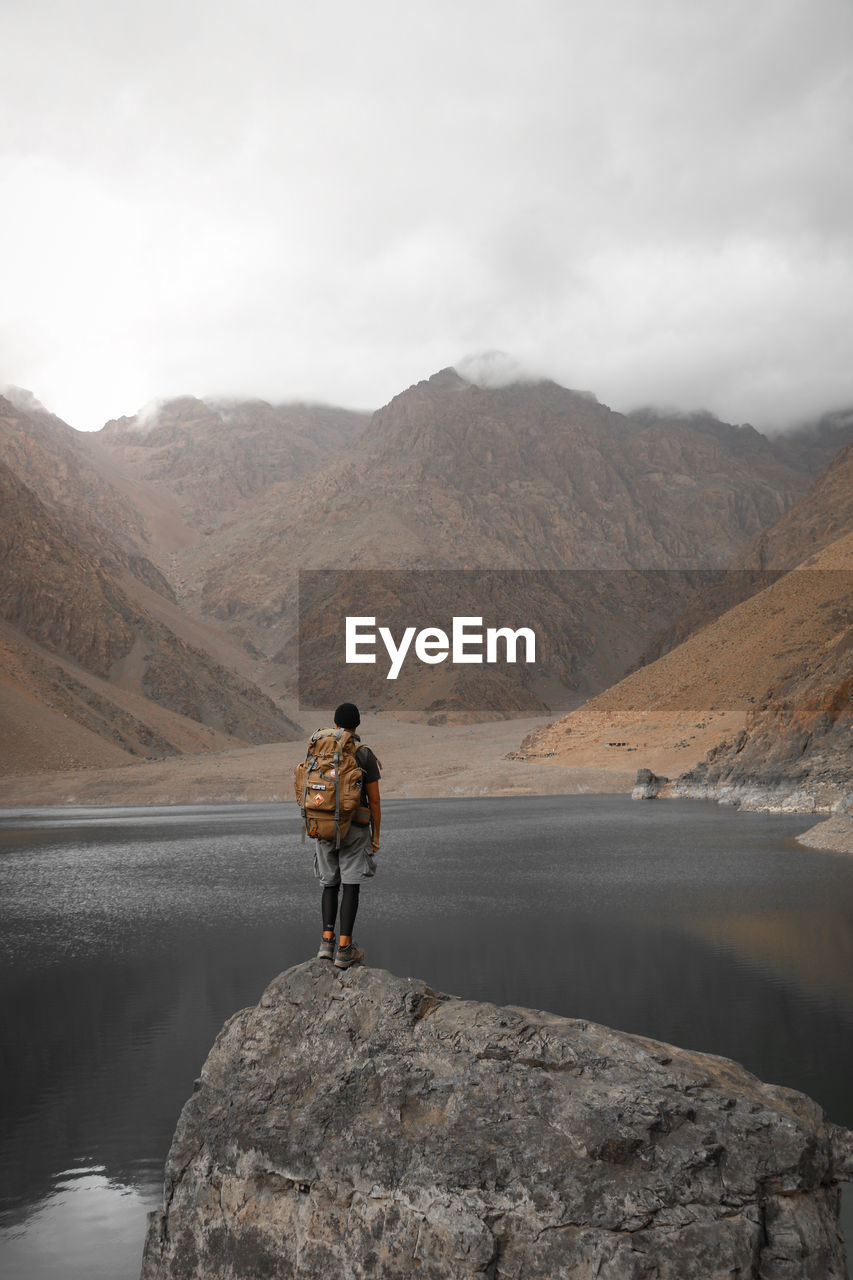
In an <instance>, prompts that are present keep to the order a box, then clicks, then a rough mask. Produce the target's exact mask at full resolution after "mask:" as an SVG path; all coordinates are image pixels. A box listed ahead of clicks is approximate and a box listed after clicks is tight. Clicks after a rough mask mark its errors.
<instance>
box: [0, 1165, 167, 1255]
mask: <svg viewBox="0 0 853 1280" xmlns="http://www.w3.org/2000/svg"><path fill="white" fill-rule="evenodd" d="M157 1200H158V1197H157V1196H156V1195H155V1194H153V1193H152V1192H151V1191H148V1192H147V1193H146V1192H143V1191H140V1190H139V1189H138V1188H136V1187H132V1186H123V1185H122V1184H121V1183H116V1182H113V1181H111V1180H110V1179H109V1178H108V1177H107V1176H106V1173H105V1171H104V1170H103V1169H101V1168H98V1167H97V1166H93V1167H90V1168H86V1167H84V1168H79V1169H67V1170H63V1171H62V1172H61V1173H59V1174H58V1175H57V1176H56V1178H55V1180H54V1184H53V1189H52V1191H51V1192H50V1194H49V1195H47V1196H45V1198H44V1199H43V1200H40V1201H39V1202H38V1203H37V1204H35V1205H34V1206H33V1207H32V1209H31V1211H30V1215H29V1217H28V1220H27V1224H26V1228H24V1227H18V1228H17V1229H15V1228H12V1229H11V1230H5V1231H4V1232H3V1244H2V1258H3V1275H4V1277H5V1280H42V1277H47V1276H83V1275H85V1276H86V1277H88V1278H89V1280H115V1278H116V1277H117V1276H133V1277H136V1276H138V1274H139V1266H140V1259H141V1257H142V1244H143V1240H144V1237H145V1215H146V1214H147V1213H148V1212H150V1210H151V1209H153V1208H155V1207H156V1203H157ZM93 1240H97V1248H95V1249H93V1247H92V1243H93ZM81 1264H82V1265H81Z"/></svg>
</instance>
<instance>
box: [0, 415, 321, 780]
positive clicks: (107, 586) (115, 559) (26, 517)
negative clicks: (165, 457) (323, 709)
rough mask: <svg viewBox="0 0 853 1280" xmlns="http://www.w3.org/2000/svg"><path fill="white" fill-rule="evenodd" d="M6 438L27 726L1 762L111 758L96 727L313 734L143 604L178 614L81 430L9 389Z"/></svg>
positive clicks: (18, 664) (13, 612) (136, 743)
mask: <svg viewBox="0 0 853 1280" xmlns="http://www.w3.org/2000/svg"><path fill="white" fill-rule="evenodd" d="M0 444H2V447H3V454H4V459H5V458H8V459H10V460H11V465H10V464H8V463H7V462H6V461H5V460H4V461H0V561H2V576H1V577H0V702H2V710H3V714H4V719H5V720H7V721H8V723H9V724H10V725H14V726H15V728H16V730H17V729H19V728H23V733H21V732H16V733H15V734H14V735H12V734H10V735H7V743H6V744H5V745H4V749H3V751H2V753H0V755H2V759H0V770H2V771H3V772H7V771H9V772H21V771H33V772H36V771H38V769H39V768H40V767H46V765H47V762H50V763H51V764H54V765H55V762H56V761H57V758H59V759H60V760H67V761H68V762H69V763H72V762H73V763H74V764H77V763H79V762H84V761H85V758H86V755H87V754H88V755H91V758H92V759H93V760H97V761H99V762H100V761H102V760H103V759H104V756H103V752H102V751H100V750H99V747H98V744H97V743H96V742H94V741H93V740H92V735H93V734H94V735H95V737H96V738H101V739H102V740H103V741H104V742H105V743H108V744H110V746H111V747H113V748H115V747H118V748H119V749H120V751H122V752H127V753H129V754H131V755H149V756H161V755H169V754H174V753H176V752H179V751H182V750H211V749H212V750H217V749H222V748H223V747H226V746H233V745H241V744H244V743H247V742H251V743H258V742H271V741H279V740H282V739H288V738H293V737H295V736H301V731H300V730H299V727H298V726H297V725H295V724H294V723H293V721H291V720H290V719H288V718H287V717H286V716H285V715H284V714H283V713H282V712H281V710H280V709H279V707H277V706H276V704H275V703H274V702H273V701H272V700H271V699H270V698H269V697H268V696H267V695H266V694H265V693H263V692H262V691H261V689H260V688H258V687H257V685H256V684H254V683H253V682H252V681H251V680H247V679H246V678H245V677H243V676H242V675H240V674H238V673H237V672H235V671H234V670H229V669H228V668H226V667H225V666H224V665H223V664H222V663H221V662H218V661H217V660H216V659H215V657H214V656H213V655H212V654H211V653H210V652H208V651H206V650H204V649H202V648H201V647H199V646H198V645H193V644H189V643H187V642H186V641H185V640H184V639H182V638H181V637H180V636H179V635H177V634H175V632H174V631H173V630H172V629H171V628H170V627H169V626H168V625H167V624H165V623H164V622H163V621H162V620H161V618H160V617H158V616H155V613H153V612H152V611H151V609H149V608H147V607H146V605H145V604H143V603H142V600H145V601H147V602H148V603H149V604H152V607H153V606H154V605H159V607H160V609H161V610H165V611H166V612H167V613H168V612H169V611H170V610H172V611H173V614H174V615H177V614H178V613H179V610H178V609H177V607H176V605H175V600H174V594H173V592H172V589H171V587H170V586H169V585H168V583H167V582H166V580H165V578H164V577H163V576H162V574H161V573H160V571H159V570H158V569H157V568H155V566H154V565H153V563H152V562H151V561H150V560H149V559H148V558H147V556H146V555H145V553H144V531H143V530H142V528H141V522H139V521H137V519H136V517H135V515H134V513H133V510H132V504H129V503H127V502H126V501H123V499H122V496H121V494H120V493H119V492H118V491H117V490H115V489H112V488H111V487H110V485H109V484H108V483H107V482H106V480H104V478H103V477H101V476H99V475H98V473H97V471H95V470H93V468H92V467H91V465H90V464H89V463H88V462H87V459H86V457H85V453H84V451H83V447H82V446H81V445H79V444H78V442H77V441H76V440H75V438H74V433H73V432H72V431H71V428H70V427H66V426H65V424H64V423H61V422H59V420H58V419H53V418H51V417H50V415H48V414H46V413H44V411H37V410H32V412H31V413H26V412H24V411H23V410H19V409H17V408H16V407H15V406H14V405H11V404H10V403H9V402H8V401H6V400H4V399H3V397H0ZM23 476H26V477H27V479H26V480H25V479H23V478H22V477H23ZM137 538H138V539H142V541H137ZM54 658H57V659H59V662H54V661H53V659H54ZM92 677H94V678H95V679H94V680H93V679H92ZM113 688H115V694H113V692H112V689H113ZM127 693H129V694H130V695H136V696H135V697H133V696H132V697H131V699H130V702H128V700H127V698H125V697H124V696H123V695H124V694H127ZM140 695H142V696H140ZM131 703H132V705H131ZM164 709H165V710H166V711H167V712H168V713H169V714H168V715H166V716H163V715H162V714H161V712H162V710H164ZM47 713H49V714H47ZM58 718H60V719H61V721H62V722H65V723H60V724H59V725H58V726H57V724H56V720H57V719H58ZM69 722H70V723H69ZM184 722H192V724H193V725H194V726H195V727H196V728H197V727H198V726H202V725H203V726H205V727H206V728H207V729H209V730H210V731H211V732H210V733H209V734H204V735H199V734H197V733H195V732H194V731H193V729H192V728H191V727H190V725H189V724H187V723H184ZM75 724H76V725H77V726H78V727H79V729H80V730H82V732H81V733H76V734H75V733H74V732H73V731H72V732H71V734H70V736H69V737H68V749H67V751H65V750H64V751H63V753H62V754H61V756H60V757H57V755H56V753H55V751H54V750H53V745H54V740H55V738H56V731H57V727H58V728H59V729H60V730H61V731H62V734H63V735H67V734H68V731H69V730H71V729H72V726H73V725H75ZM72 740H73V741H72Z"/></svg>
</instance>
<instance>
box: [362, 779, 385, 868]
mask: <svg viewBox="0 0 853 1280" xmlns="http://www.w3.org/2000/svg"><path fill="white" fill-rule="evenodd" d="M364 789H365V791H366V792H367V803H368V804H369V805H370V826H371V834H372V836H373V852H374V853H376V852H378V850H379V824H380V822H381V820H382V807H381V805H380V803H379V783H378V782H368V783H367V784H366V786H365V788H364Z"/></svg>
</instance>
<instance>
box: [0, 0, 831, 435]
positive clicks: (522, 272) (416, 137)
mask: <svg viewBox="0 0 853 1280" xmlns="http://www.w3.org/2000/svg"><path fill="white" fill-rule="evenodd" d="M0 40H2V44H3V48H4V49H5V50H7V51H8V55H9V56H8V57H7V60H6V63H7V65H6V67H5V71H4V89H5V92H6V95H7V99H8V101H9V103H10V104H11V109H10V110H9V112H8V113H6V114H5V116H4V119H3V124H2V126H0V154H2V159H3V165H2V168H0V173H2V178H0V181H2V183H3V192H4V198H3V200H2V202H0V227H2V233H3V234H2V236H0V264H1V265H2V276H3V288H4V317H5V319H4V320H3V322H2V325H0V339H2V341H0V350H2V360H0V386H2V385H3V384H6V383H12V384H17V385H22V386H28V387H33V388H35V389H36V390H37V394H39V395H40V396H41V397H42V398H43V399H44V401H45V403H47V404H49V405H50V406H51V408H52V409H53V410H54V412H56V413H58V414H59V415H60V416H61V417H62V418H63V419H64V420H66V421H68V422H70V423H71V424H72V425H74V426H75V427H78V428H81V429H87V430H88V429H97V428H99V427H100V426H102V424H103V423H104V422H105V421H106V420H107V419H108V418H110V417H113V416H117V415H127V414H134V413H136V411H137V410H138V409H139V408H140V406H142V405H144V404H147V403H148V402H149V401H150V400H151V399H152V398H154V397H156V396H160V397H165V398H174V397H176V396H180V395H186V394H193V395H196V396H198V397H201V398H204V399H205V400H212V399H217V398H222V397H225V396H230V397H234V398H237V399H246V398H248V397H262V398H265V399H267V400H269V401H271V402H282V401H285V400H303V401H317V400H324V401H331V402H332V403H335V404H340V405H345V406H347V407H350V408H355V409H375V408H377V407H378V406H380V405H382V404H385V403H386V402H387V401H388V400H389V399H390V398H391V397H392V396H393V395H394V394H396V393H397V392H398V390H399V388H400V387H405V386H407V385H409V384H411V383H413V382H415V381H416V380H417V379H418V378H420V377H422V376H423V374H424V372H425V371H426V370H430V369H440V368H445V367H447V366H450V365H454V364H458V363H459V362H460V361H462V360H463V358H464V357H465V356H466V354H468V353H471V352H478V351H483V350H486V351H488V350H493V349H494V350H505V351H510V352H513V353H514V354H515V356H516V358H517V359H518V360H519V361H520V363H521V366H522V368H523V369H525V370H528V369H529V370H532V371H533V372H534V373H536V374H537V375H540V376H547V377H549V378H552V379H553V380H555V381H557V382H560V383H563V384H564V385H567V386H572V387H581V388H584V387H593V388H595V389H596V392H597V394H598V395H599V396H600V397H601V398H602V399H603V400H605V401H606V402H607V403H608V404H610V405H612V406H614V407H615V408H616V409H618V410H620V411H622V412H628V411H630V410H632V409H634V408H635V407H636V406H637V405H640V404H649V403H655V404H663V405H665V406H673V407H674V408H675V409H677V410H679V411H682V412H683V411H685V410H689V409H693V408H696V407H701V408H705V409H708V410H710V411H711V412H713V413H715V414H717V415H719V416H720V417H722V418H724V419H726V420H727V421H731V422H738V423H740V422H752V423H754V424H755V425H757V426H759V427H761V428H763V429H767V428H771V427H778V426H787V425H790V424H792V423H795V422H798V421H800V420H801V419H803V418H805V417H811V416H815V415H817V414H818V413H820V412H823V411H826V410H832V409H837V408H839V407H843V406H845V405H849V404H851V403H853V366H852V365H851V361H850V359H849V345H850V344H849V335H850V332H851V330H853V231H851V220H850V218H849V213H848V211H849V209H850V207H851V204H853V167H851V166H850V164H849V154H848V153H849V137H850V129H851V113H853V95H851V94H850V75H851V65H853V9H851V7H850V5H849V3H847V0H785V2H784V3H783V2H782V0H755V3H753V4H750V5H748V6H744V5H742V4H739V3H736V2H735V0H717V2H716V3H714V4H712V5H685V4H683V3H680V2H679V0H649V3H645V4H643V5H637V4H634V3H632V2H631V0H601V2H600V3H597V4H595V5H593V4H585V3H575V2H573V3H564V2H563V0H534V2H533V3H532V4H531V3H527V4H523V5H522V4H521V3H520V2H519V0H471V2H470V3H466V4H464V5H461V6H460V5H457V4H451V3H450V2H449V0H436V2H435V3H433V4H430V5H428V6H411V5H395V4H392V3H390V0H366V3H364V4H361V5H358V6H352V5H348V4H345V3H343V0H318V3H315V4H312V5H310V6H292V5H289V6H282V5H279V4H275V3H273V0H247V3H245V4H243V5H240V6H239V7H237V6H233V5H219V6H211V7H209V8H208V9H207V10H205V12H204V13H203V14H202V13H201V12H200V11H199V9H198V7H197V6H196V5H191V4H189V3H187V0H169V2H168V3H167V0H148V2H147V3H146V4H144V5H143V4H141V3H139V0H131V3H129V4H125V5H121V6H113V7H112V8H109V9H107V10H105V8H104V6H103V5H102V4H101V3H100V2H99V0H80V3H79V4H77V5H75V6H73V7H70V6H68V5H67V4H64V3H62V2H61V0H42V2H41V3H39V4H37V5H29V6H28V5H5V6H3V7H2V11H0Z"/></svg>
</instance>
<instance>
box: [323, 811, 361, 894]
mask: <svg viewBox="0 0 853 1280" xmlns="http://www.w3.org/2000/svg"><path fill="white" fill-rule="evenodd" d="M314 875H315V876H316V877H317V879H318V880H319V881H320V883H321V884H324V885H329V886H330V887H332V886H334V885H336V884H361V882H362V880H369V879H370V877H371V876H375V875H376V859H375V858H374V856H373V842H372V841H371V839H370V827H357V826H356V825H355V823H352V825H351V826H350V829H349V831H348V832H347V833H346V835H345V836H344V838H343V840H342V841H341V847H340V849H338V851H337V853H336V852H335V842H334V840H315V841H314Z"/></svg>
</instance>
